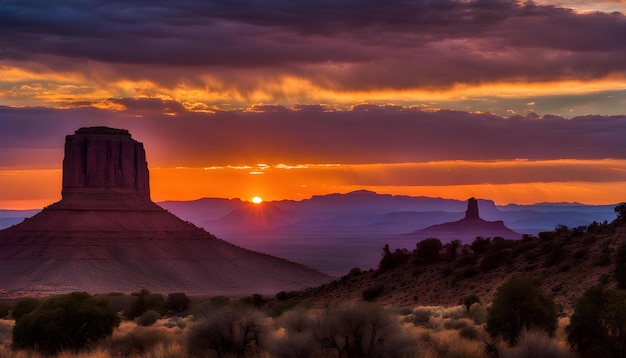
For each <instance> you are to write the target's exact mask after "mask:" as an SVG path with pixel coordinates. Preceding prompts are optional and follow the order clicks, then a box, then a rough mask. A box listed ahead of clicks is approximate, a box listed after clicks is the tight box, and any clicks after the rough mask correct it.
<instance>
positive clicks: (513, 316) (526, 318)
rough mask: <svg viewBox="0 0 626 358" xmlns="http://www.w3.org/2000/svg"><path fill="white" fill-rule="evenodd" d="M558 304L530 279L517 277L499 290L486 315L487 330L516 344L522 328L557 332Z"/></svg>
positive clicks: (550, 332)
mask: <svg viewBox="0 0 626 358" xmlns="http://www.w3.org/2000/svg"><path fill="white" fill-rule="evenodd" d="M557 318H558V316H557V311H556V305H555V304H554V301H553V300H552V298H551V297H549V296H547V295H546V294H545V293H543V292H542V291H541V290H540V289H539V287H538V286H537V285H536V284H535V282H534V281H533V280H531V279H528V278H520V277H514V278H512V279H510V280H508V281H507V282H505V283H504V284H503V285H502V286H500V287H499V288H498V290H497V291H496V295H495V297H494V300H493V304H492V305H491V308H490V309H489V316H488V318H487V331H488V332H489V333H490V334H491V335H492V336H497V335H501V336H502V338H503V339H504V340H505V341H507V342H509V344H511V345H514V344H515V343H516V341H517V337H518V335H519V334H520V332H521V331H522V330H531V329H537V330H542V331H545V332H546V333H547V334H548V335H550V336H552V335H554V331H555V330H556V326H557Z"/></svg>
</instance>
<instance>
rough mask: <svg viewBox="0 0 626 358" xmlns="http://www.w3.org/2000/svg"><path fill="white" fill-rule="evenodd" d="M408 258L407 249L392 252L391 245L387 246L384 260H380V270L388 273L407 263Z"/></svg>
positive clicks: (384, 251)
mask: <svg viewBox="0 0 626 358" xmlns="http://www.w3.org/2000/svg"><path fill="white" fill-rule="evenodd" d="M408 257H409V255H408V252H407V250H406V249H396V251H394V252H391V251H390V250H389V244H386V245H385V247H383V258H382V259H380V262H379V263H378V269H379V270H381V271H387V270H389V269H392V268H394V267H397V266H400V265H402V264H403V263H405V262H406V261H407V259H408ZM350 272H352V271H350Z"/></svg>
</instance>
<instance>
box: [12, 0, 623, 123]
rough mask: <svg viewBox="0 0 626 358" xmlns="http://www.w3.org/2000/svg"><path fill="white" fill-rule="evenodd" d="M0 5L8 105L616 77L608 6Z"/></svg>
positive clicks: (411, 98) (613, 19)
mask: <svg viewBox="0 0 626 358" xmlns="http://www.w3.org/2000/svg"><path fill="white" fill-rule="evenodd" d="M1 9H2V11H0V29H1V30H2V33H3V40H2V42H3V46H2V47H0V66H2V64H4V66H5V67H4V68H0V72H5V74H6V75H5V76H4V78H5V80H0V89H3V90H4V91H3V92H5V93H4V98H5V104H9V105H29V104H32V103H36V102H37V101H40V102H42V103H46V105H52V106H57V107H58V106H81V105H91V104H93V103H96V102H99V101H102V100H105V99H107V98H125V97H136V96H143V97H157V98H165V97H167V98H169V99H173V100H175V101H178V102H179V103H181V104H183V105H186V106H188V108H199V109H202V108H206V107H205V106H208V107H210V106H217V107H220V108H222V109H228V108H229V106H230V109H232V106H235V107H236V108H240V107H245V106H248V105H250V104H253V103H256V102H266V103H267V102H270V103H272V102H278V103H281V104H284V105H292V104H297V103H311V101H312V102H313V103H316V102H318V101H317V99H319V100H321V102H323V103H330V102H333V99H334V101H336V102H337V103H338V104H343V105H345V104H354V103H357V102H361V101H362V100H372V101H385V100H387V101H388V100H393V99H395V100H398V101H403V100H404V101H405V102H409V103H405V102H403V103H402V104H405V105H406V104H411V103H410V102H413V104H424V103H425V104H429V103H431V102H432V103H435V104H439V103H440V102H439V100H441V99H442V98H443V99H446V100H447V101H452V100H458V99H460V98H463V97H467V96H470V97H472V98H475V99H477V100H480V98H484V96H485V93H482V92H484V91H487V92H488V93H487V95H492V96H496V97H497V96H498V95H499V94H502V93H503V92H502V89H506V90H505V91H504V92H506V91H512V92H511V94H515V95H518V96H519V95H523V96H524V97H532V96H533V95H535V96H541V95H546V94H545V93H543V94H541V93H536V92H535V91H534V90H533V88H525V89H522V90H519V91H516V90H514V89H513V88H515V86H516V85H520V84H523V83H526V84H528V83H533V84H545V85H547V84H551V85H554V83H555V82H556V83H558V82H562V81H574V82H576V83H579V84H580V83H581V82H589V81H595V82H596V86H595V87H596V88H595V92H597V90H600V91H608V90H615V89H617V88H615V85H616V83H617V85H618V86H619V88H618V89H621V90H624V89H626V76H625V74H626V62H625V61H623V58H624V57H626V39H625V37H624V36H623V34H624V33H626V18H625V16H624V14H623V13H620V12H614V13H604V12H585V13H580V12H576V11H574V10H572V9H568V8H563V7H556V6H552V5H540V4H535V3H532V2H525V3H521V2H516V1H507V0H471V1H465V0H463V1H461V0H445V1H430V0H428V1H427V0H421V1H419V0H418V1H405V0H392V1H386V2H384V3H380V2H373V1H357V0H349V1H341V2H337V1H297V2H292V1H262V2H261V1H250V0H247V1H211V2H206V1H193V0H181V1H176V2H171V1H151V2H142V1H132V2H129V1H106V2H103V1H92V2H88V3H83V2H45V3H41V2H38V1H19V2H18V1H15V2H4V5H2V8H1ZM20 71H21V74H17V72H20ZM54 74H56V75H57V77H55V76H54ZM9 75H12V76H9ZM8 77H12V79H11V78H9V79H8V80H7V79H6V78H8ZM606 81H609V82H610V83H611V84H607V83H606ZM481 86H496V88H489V89H487V90H480V88H482V87H481ZM535 87H536V86H535ZM498 88H500V90H498ZM554 89H555V91H560V92H559V93H566V92H567V90H566V89H565V88H559V87H558V86H555V87H554ZM586 91H588V92H587V93H593V92H594V91H593V90H592V89H589V88H587V89H586ZM49 92H54V93H59V92H62V93H64V96H46V93H49ZM403 93H404V98H403V97H402V94H403ZM554 94H557V93H554ZM569 94H573V93H569ZM0 99H2V97H0ZM318 103H319V102H318ZM331 104H332V103H331ZM472 107H473V108H478V109H481V108H480V107H481V106H477V105H474V106H472ZM506 109H507V108H500V107H498V106H493V105H490V104H488V103H483V104H482V109H481V110H482V111H486V110H496V111H500V112H501V113H503V112H504V111H506ZM523 109H525V108H524V107H520V106H519V105H518V106H517V107H516V108H514V110H516V111H522V110H523ZM522 112H523V111H522ZM577 113H579V112H577ZM582 113H593V112H582ZM602 113H606V112H602ZM608 113H611V112H608ZM613 113H614V112H613ZM562 114H563V115H567V114H568V113H566V112H563V113H562Z"/></svg>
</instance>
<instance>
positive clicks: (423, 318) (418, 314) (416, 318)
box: [413, 307, 432, 326]
mask: <svg viewBox="0 0 626 358" xmlns="http://www.w3.org/2000/svg"><path fill="white" fill-rule="evenodd" d="M431 315H432V312H431V311H430V310H429V309H427V308H421V307H419V308H416V309H415V310H414V311H413V324H414V325H416V326H424V325H426V324H427V323H428V322H429V321H430V316H431Z"/></svg>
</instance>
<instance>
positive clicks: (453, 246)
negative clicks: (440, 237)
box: [443, 240, 461, 262]
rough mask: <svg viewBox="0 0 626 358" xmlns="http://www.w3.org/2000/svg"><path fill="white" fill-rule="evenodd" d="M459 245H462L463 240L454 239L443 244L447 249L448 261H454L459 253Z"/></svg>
mask: <svg viewBox="0 0 626 358" xmlns="http://www.w3.org/2000/svg"><path fill="white" fill-rule="evenodd" d="M459 247H461V240H452V241H450V242H448V243H446V244H445V245H443V248H444V249H445V254H444V255H445V258H446V261H448V262H449V261H454V260H455V259H456V257H457V255H458V253H457V251H458V250H459Z"/></svg>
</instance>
